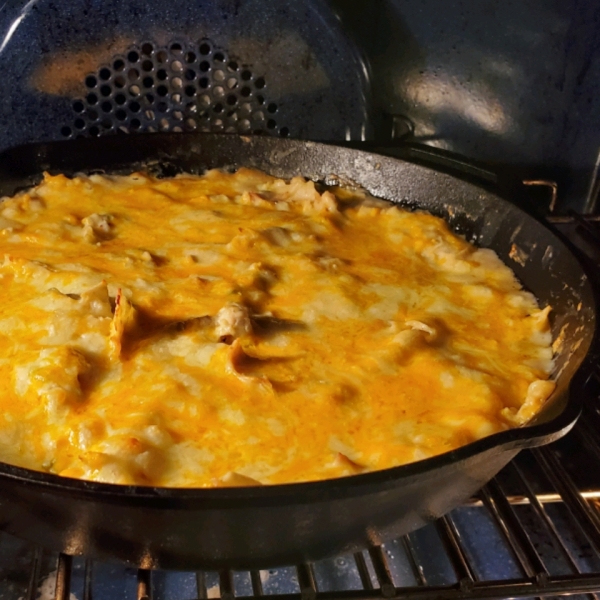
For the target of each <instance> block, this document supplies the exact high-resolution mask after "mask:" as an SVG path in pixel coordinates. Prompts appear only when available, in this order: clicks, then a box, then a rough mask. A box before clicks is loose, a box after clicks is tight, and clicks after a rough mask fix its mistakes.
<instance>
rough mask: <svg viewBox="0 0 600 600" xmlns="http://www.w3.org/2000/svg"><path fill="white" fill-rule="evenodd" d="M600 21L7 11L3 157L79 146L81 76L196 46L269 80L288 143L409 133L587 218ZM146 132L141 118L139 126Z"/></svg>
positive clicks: (251, 3)
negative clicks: (17, 150)
mask: <svg viewBox="0 0 600 600" xmlns="http://www.w3.org/2000/svg"><path fill="white" fill-rule="evenodd" d="M599 22H600V5H599V4H598V2H595V1H594V0H564V1H558V0H550V1H548V0H532V1H529V2H525V3H524V2H517V1H515V0H489V1H487V2H485V3H482V2H481V1H480V0H453V1H449V2H440V1H439V0H380V1H378V2H348V1H347V0H302V1H299V2H293V3H281V2H278V1H277V0H215V1H212V2H192V3H190V2H188V1H187V0H171V1H169V2H156V1H152V0H147V1H146V2H143V3H140V2H139V1H138V0H118V1H117V0H105V1H103V2H97V1H96V2H90V1H88V0H71V1H70V2H62V3H57V2H53V1H52V0H7V1H5V2H3V3H2V5H1V7H0V81H1V82H2V94H1V95H0V149H1V148H6V147H8V146H12V145H16V144H19V143H24V142H30V141H41V140H50V139H59V138H61V137H62V135H63V134H62V133H61V129H62V128H63V127H67V126H68V127H71V128H72V134H74V135H77V133H78V128H77V127H75V125H74V115H73V102H74V101H75V100H77V99H80V98H81V97H82V96H84V95H85V93H86V88H85V84H84V81H85V77H86V76H87V75H89V74H94V73H98V72H99V70H100V69H101V68H102V67H104V66H109V67H110V62H111V60H112V58H113V57H114V56H115V55H116V54H124V53H126V52H127V50H128V49H129V48H130V47H131V46H132V45H136V46H139V45H141V44H143V43H144V42H153V43H155V44H157V45H159V46H160V45H164V44H168V43H169V42H171V41H176V40H177V39H179V41H182V42H186V43H187V42H190V43H192V44H195V43H197V42H198V41H199V40H201V39H202V38H205V37H206V38H209V39H211V40H212V41H213V42H214V43H215V44H216V45H217V46H219V47H220V48H222V49H223V50H225V51H226V52H227V53H229V55H230V57H231V58H233V59H235V60H236V61H238V62H239V64H240V65H242V64H243V65H246V66H248V67H249V68H250V70H251V71H252V73H253V74H254V75H255V76H256V77H264V78H265V81H266V82H267V87H266V95H267V96H268V97H269V98H270V99H271V100H272V101H273V102H274V103H276V104H277V106H278V113H277V119H276V122H277V126H278V127H285V128H288V129H289V132H290V134H291V136H292V137H300V138H304V139H325V140H331V141H342V140H348V139H352V140H361V139H364V138H366V139H369V140H377V141H380V142H381V141H386V140H390V139H391V137H392V135H404V134H405V133H407V132H408V133H411V132H412V133H413V134H414V139H415V140H416V141H420V142H422V143H427V144H430V145H432V146H435V147H438V148H445V149H448V150H452V151H454V152H457V153H459V154H462V155H464V156H467V157H469V158H471V159H479V160H485V161H487V162H491V163H494V164H495V165H497V166H500V165H504V166H509V167H511V168H512V169H516V170H519V171H521V175H522V178H527V179H548V178H550V179H552V180H555V181H557V183H558V184H559V187H560V190H561V196H560V198H559V199H558V208H559V209H560V210H563V211H566V210H567V209H568V208H575V209H577V210H579V211H582V212H589V211H594V210H597V209H598V207H597V201H598V200H597V196H598V190H599V189H600V187H599V183H598V170H599V169H598V167H599V165H600V158H599V156H600V153H599V151H600V136H599V134H598V132H599V131H600V108H599V105H598V102H596V98H597V97H598V93H599V89H598V82H599V81H600V27H599V26H598V24H599ZM157 87H158V82H156V83H155V85H154V86H153V87H152V88H151V89H150V88H149V89H148V90H147V91H149V92H150V93H152V94H153V95H154V96H155V95H156V94H155V92H156V90H157ZM127 100H128V102H129V101H133V102H135V101H136V98H135V97H133V96H131V95H127ZM183 105H184V106H185V103H183ZM197 106H198V109H201V108H202V107H201V106H200V105H199V104H198V105H197ZM152 112H154V111H152ZM174 112H179V111H178V110H175V111H173V112H171V113H166V114H165V115H162V116H161V119H162V118H166V119H167V120H168V121H169V120H171V119H172V118H173V116H174V114H173V113H174ZM115 113H116V110H113V112H112V113H110V114H108V113H107V115H108V117H109V121H113V120H114V119H113V117H114V115H115ZM105 116H106V115H105ZM132 119H135V117H132ZM161 119H159V120H158V121H159V122H160V120H161ZM102 120H103V119H102V118H100V119H99V120H98V123H99V125H98V127H99V129H100V130H102V131H104V129H103V126H102V125H101V123H102ZM154 120H155V119H154V117H149V118H148V120H146V118H145V117H144V111H142V112H141V120H140V126H143V125H149V124H150V123H151V122H152V121H154ZM172 126H175V125H174V124H172ZM90 127H95V125H90ZM114 130H115V128H114V127H113V128H112V129H107V131H114Z"/></svg>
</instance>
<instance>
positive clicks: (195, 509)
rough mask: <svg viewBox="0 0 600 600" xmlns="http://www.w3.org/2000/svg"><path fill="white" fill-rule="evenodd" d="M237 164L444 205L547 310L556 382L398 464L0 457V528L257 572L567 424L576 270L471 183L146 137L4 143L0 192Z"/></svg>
mask: <svg viewBox="0 0 600 600" xmlns="http://www.w3.org/2000/svg"><path fill="white" fill-rule="evenodd" d="M242 165H243V166H250V167H257V168H260V169H263V170H265V171H267V172H269V173H271V174H273V175H276V176H281V177H291V176H293V175H296V174H302V175H304V176H306V177H310V178H313V179H318V180H324V181H333V180H334V179H335V178H334V177H332V175H336V176H337V177H339V178H340V179H341V180H342V181H343V182H347V183H357V184H360V185H361V186H363V187H364V188H366V189H367V190H369V191H370V192H371V193H372V194H374V195H375V196H379V197H381V198H386V199H388V200H391V201H394V202H397V203H399V204H402V205H407V206H410V207H419V208H422V209H426V210H429V211H431V212H432V213H434V214H436V215H439V216H442V217H444V218H445V219H447V220H448V221H449V222H450V224H451V225H452V227H453V228H454V229H455V230H456V231H457V232H459V233H461V234H463V235H465V236H466V237H467V239H469V240H471V241H473V242H475V243H476V244H477V245H480V246H484V247H489V248H492V249H493V250H495V251H496V252H497V253H498V254H499V255H500V257H501V258H502V259H503V260H504V262H506V263H507V264H508V265H509V266H510V267H512V268H513V269H514V271H515V272H516V274H517V276H518V277H519V278H520V279H521V281H522V282H523V284H524V286H525V287H526V288H528V289H529V290H531V291H532V292H533V293H534V294H535V295H536V296H537V297H538V298H539V299H540V302H541V304H542V305H546V304H548V303H549V304H551V305H552V307H553V313H552V314H553V317H552V321H553V331H554V335H555V336H556V335H558V333H559V332H560V331H564V333H563V335H564V343H563V344H562V346H561V348H560V351H559V353H558V356H557V361H556V362H557V389H556V392H555V393H554V395H553V396H552V398H551V399H550V400H549V401H548V403H547V405H546V407H545V408H544V410H543V411H542V412H541V413H540V414H539V416H538V417H537V418H536V419H535V421H534V422H533V423H532V424H530V425H528V426H527V427H522V428H519V429H514V430H511V431H507V432H503V433H498V434H495V435H493V436H491V437H488V438H486V439H483V440H480V441H478V442H475V443H473V444H470V445H468V446H465V447H463V448H460V449H458V450H455V451H453V452H449V453H447V454H443V455H441V456H437V457H434V458H430V459H427V460H423V461H420V462H417V463H413V464H409V465H406V466H402V467H396V468H393V469H388V470H385V471H380V472H376V473H369V474H364V475H357V476H354V477H348V478H343V479H337V480H330V481H323V482H316V483H302V484H292V485H278V486H270V487H269V486H266V487H257V488H240V489H232V488H228V489H211V490H204V489H166V488H163V489H160V488H150V487H129V486H118V485H108V484H101V483H93V482H84V481H78V480H74V479H68V478H60V477H58V476H55V475H50V474H45V473H38V472H34V471H29V470H26V469H21V468H17V467H12V466H10V465H6V464H1V463H0V527H1V528H2V529H4V530H6V531H9V532H11V533H13V534H15V535H18V536H21V537H23V538H27V539H29V540H33V541H35V542H37V543H39V544H41V545H43V546H47V547H50V548H54V549H57V550H60V551H63V552H66V553H69V554H87V555H89V556H91V557H96V558H118V559H122V560H125V561H128V562H131V563H133V564H136V565H139V566H142V567H146V568H148V567H159V566H160V567H162V568H187V569H190V568H198V567H202V568H211V569H212V568H220V567H231V568H257V567H265V566H275V565H280V564H291V563H295V562H299V561H301V560H315V559H319V558H322V557H325V556H327V555H333V554H336V553H343V552H352V551H355V550H357V549H359V548H362V547H365V546H366V545H368V544H373V543H378V542H380V541H382V540H385V539H389V538H392V537H395V536H398V535H401V534H404V533H407V532H409V531H411V530H414V529H416V528H418V527H420V526H421V525H423V524H425V523H426V522H428V521H430V520H432V519H435V518H437V517H439V516H441V515H443V514H444V513H446V512H447V511H449V510H451V509H452V508H454V507H456V506H457V505H459V504H460V503H462V502H463V501H465V500H467V499H468V498H469V497H470V496H471V495H472V494H473V493H474V492H476V491H477V490H478V489H479V488H480V487H481V486H482V485H484V484H485V483H486V482H487V481H488V480H489V479H490V478H491V477H493V476H494V475H495V474H496V473H497V472H498V471H499V470H500V469H501V468H502V467H503V466H504V465H506V464H507V463H508V462H509V461H510V460H511V459H512V458H513V457H514V456H515V454H516V453H517V452H518V451H519V450H521V449H523V448H530V447H533V446H537V445H540V444H546V443H549V442H551V441H553V440H555V439H557V438H559V437H560V436H562V435H564V434H565V433H566V432H567V431H569V429H571V427H572V426H573V424H574V423H575V420H576V419H577V417H578V415H579V412H580V409H581V401H582V393H583V389H584V387H585V385H584V384H585V381H586V378H587V376H588V374H589V366H590V364H589V363H590V362H591V358H590V356H589V355H588V350H589V348H590V345H591V343H592V338H593V336H594V331H595V323H596V316H595V304H594V297H593V293H592V290H591V287H590V285H589V282H588V280H587V277H586V275H585V273H584V271H583V270H582V267H581V266H580V264H579V263H578V261H577V260H576V259H575V257H574V256H573V255H572V253H571V252H570V251H569V250H568V249H567V247H566V246H565V245H564V244H563V243H562V242H561V241H560V240H559V239H558V238H557V237H556V236H555V235H554V234H553V233H552V232H551V231H550V230H549V229H547V228H546V227H545V226H543V225H541V224H540V223H539V222H538V221H537V220H535V219H534V218H532V217H531V216H529V215H528V214H526V213H524V212H523V211H522V210H520V209H518V208H516V207H515V206H514V205H512V204H510V203H509V202H506V201H505V200H503V199H502V198H500V197H499V196H497V195H495V194H494V193H492V192H490V191H488V190H486V189H484V188H481V187H478V186H476V185H474V184H472V183H469V182H466V181H463V180H461V179H458V178H455V177H452V176H450V175H448V174H445V173H440V172H438V171H435V170H432V169H430V168H427V167H424V166H421V165H416V164H411V163H409V162H404V161H402V160H398V159H393V158H386V157H384V156H380V155H376V154H371V153H367V152H362V151H358V150H354V149H350V148H340V147H335V146H329V145H322V144H317V143H312V142H299V141H290V140H280V139H272V138H240V137H237V136H219V135H208V134H207V135H186V134H175V135H173V134H153V135H137V136H122V137H117V136H115V137H103V138H100V139H94V140H77V141H67V142H56V143H48V144H36V145H29V146H24V147H19V148H15V149H11V150H7V151H5V152H3V153H1V154H0V196H2V195H9V194H13V193H14V192H15V191H17V190H18V189H20V188H23V187H25V186H28V185H31V184H34V183H36V182H37V181H38V180H39V178H40V174H41V172H42V171H44V170H47V171H50V172H64V173H67V174H74V173H77V172H90V171H106V172H127V171H131V170H132V169H140V168H145V169H151V170H153V171H156V172H161V173H164V174H166V175H169V174H174V173H176V172H179V171H182V170H183V171H187V172H193V173H199V172H202V171H203V170H205V169H207V168H211V167H222V168H227V169H233V168H236V167H238V166H242ZM157 235H160V232H157ZM515 248H517V249H518V251H517V254H515V250H514V249H515ZM511 255H512V256H517V257H518V258H519V260H518V261H515V260H513V259H511V258H510V256H511ZM586 355H588V356H587V359H586Z"/></svg>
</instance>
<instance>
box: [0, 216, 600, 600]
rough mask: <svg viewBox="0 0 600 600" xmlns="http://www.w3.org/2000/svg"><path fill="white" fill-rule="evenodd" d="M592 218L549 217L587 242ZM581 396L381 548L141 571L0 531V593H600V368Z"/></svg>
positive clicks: (311, 599) (169, 596)
mask: <svg viewBox="0 0 600 600" xmlns="http://www.w3.org/2000/svg"><path fill="white" fill-rule="evenodd" d="M553 220H554V219H553ZM593 220H594V218H593V217H591V218H587V219H583V217H577V216H574V217H569V218H567V219H565V218H557V219H556V220H555V222H558V223H560V224H561V227H563V228H565V229H568V228H569V227H571V228H573V229H574V228H578V230H579V232H580V233H583V234H584V237H585V235H586V234H585V230H586V229H587V230H588V233H587V237H588V241H589V237H590V235H589V234H590V233H591V234H594V233H595V229H594V227H595V223H593ZM567 233H568V232H567ZM569 237H572V236H571V235H569ZM598 239H599V240H600V238H598ZM598 248H600V241H599V242H598ZM588 254H589V253H588ZM596 260H597V259H596ZM596 264H598V263H596ZM587 392H588V396H589V397H588V399H587V401H586V404H585V407H584V411H583V415H582V418H581V419H580V420H579V422H578V424H577V426H576V427H575V429H574V430H573V431H572V432H571V433H570V434H569V435H568V436H566V437H565V438H564V439H563V440H560V441H559V442H557V443H555V444H553V445H551V446H548V447H545V448H541V449H536V450H532V451H526V452H522V453H521V454H520V455H519V456H518V457H517V459H516V460H514V461H513V462H512V463H511V464H510V465H508V466H507V467H506V468H505V469H504V470H503V471H502V472H501V473H500V474H499V475H498V476H497V477H496V478H495V479H493V480H492V481H491V482H490V483H489V484H488V485H487V486H486V487H485V488H483V489H482V490H481V492H480V493H479V494H478V496H477V497H475V498H473V499H472V500H471V502H469V503H468V504H466V505H464V506H462V507H460V508H458V509H456V510H454V511H452V512H451V513H450V514H449V515H447V516H446V517H444V518H442V519H439V520H438V521H437V522H435V523H433V524H431V525H429V526H427V527H424V528H422V529H420V530H418V531H416V532H414V533H411V534H409V535H407V536H404V537H402V538H400V539H397V540H394V541H392V542H390V543H387V544H385V545H383V546H375V547H373V548H371V549H369V550H368V551H364V552H361V553H357V554H354V555H349V556H338V557H335V558H333V559H329V560H325V561H321V562H318V563H314V564H306V563H305V564H300V565H295V566H290V567H285V568H278V569H270V570H264V571H251V572H238V571H236V572H233V571H229V570H225V571H221V572H218V573H216V572H204V571H198V572H195V573H185V572H173V571H152V572H151V571H146V570H135V569H132V568H128V567H126V566H124V565H120V564H117V563H115V564H109V563H101V562H96V561H89V560H86V559H85V558H82V557H69V556H66V555H56V554H55V553H52V552H48V551H46V550H43V549H41V548H36V547H32V546H31V545H30V544H28V543H26V542H23V541H21V540H17V539H16V538H13V537H12V536H9V535H7V534H0V600H17V599H23V600H35V599H37V598H40V599H42V600H49V599H52V598H56V599H57V600H72V599H73V597H74V598H76V599H77V600H92V599H93V600H108V599H110V600H113V599H117V598H118V599H124V600H128V599H132V600H134V599H136V598H137V599H138V600H142V599H148V600H149V599H153V600H189V599H192V598H198V599H207V598H222V599H224V600H233V599H234V598H256V597H260V596H266V597H268V598H270V599H271V600H362V599H365V600H369V599H401V598H414V599H418V600H433V599H440V600H454V599H478V598H498V599H499V598H509V597H510V598H529V597H557V596H562V595H576V597H577V596H580V597H585V598H596V597H599V596H600V403H599V402H598V399H599V398H600V368H599V369H598V372H597V373H595V374H594V377H593V378H592V379H591V381H590V385H589V386H588V389H587ZM596 593H598V594H599V596H597V595H596Z"/></svg>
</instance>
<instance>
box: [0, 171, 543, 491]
mask: <svg viewBox="0 0 600 600" xmlns="http://www.w3.org/2000/svg"><path fill="white" fill-rule="evenodd" d="M0 257H3V258H2V259H1V260H2V262H1V264H0V278H1V280H2V285H3V289H4V297H3V302H2V303H1V304H0V382H1V383H0V385H1V386H2V390H1V392H2V393H1V394H0V460H2V461H5V462H8V463H11V464H15V465H19V466H24V467H28V468H32V469H36V470H43V471H48V472H52V473H57V474H59V475H63V476H70V477H77V478H82V479H89V480H96V481H104V482H111V483H121V484H140V485H155V486H169V487H212V486H240V485H255V484H259V483H260V484H277V483H289V482H299V481H311V480H320V479H327V478H334V477H340V476H344V475H351V474H355V473H361V472H365V471H371V470H378V469H385V468H388V467H392V466H396V465H401V464H405V463H408V462H412V461H416V460H420V459H424V458H427V457H430V456H433V455H436V454H440V453H443V452H446V451H448V450H452V449H455V448H457V447H459V446H462V445H464V444H468V443H469V442H472V441H474V440H477V439H480V438H482V437H485V436H488V435H490V434H493V433H495V432H498V431H502V430H505V429H508V428H510V427H514V426H518V425H521V424H523V423H525V422H527V421H528V420H529V419H530V418H531V417H532V416H534V415H535V414H536V413H537V411H538V410H539V408H540V407H541V406H542V404H543V403H544V401H545V400H546V399H547V398H548V396H549V395H550V394H551V393H552V391H553V389H554V383H553V382H552V381H550V380H549V376H550V373H551V372H552V369H553V361H552V348H551V341H552V340H551V333H550V327H549V322H548V313H549V311H550V307H545V308H543V309H541V308H540V307H539V306H538V303H537V301H536V299H535V298H534V296H533V295H532V294H530V293H529V292H526V291H524V290H523V289H522V288H521V286H520V284H519V282H518V281H517V279H516V278H515V276H514V274H513V273H512V271H511V270H510V269H509V268H508V267H507V266H505V265H504V264H503V263H502V262H501V261H500V259H499V258H498V257H497V256H496V254H495V253H494V252H492V251H491V250H487V249H480V248H479V249H478V248H476V247H474V246H472V245H470V244H469V243H467V242H466V241H464V240H463V239H461V238H460V237H458V236H456V235H455V234H453V233H452V232H451V231H450V230H449V228H448V226H447V225H446V224H445V223H444V221H442V220H441V219H439V218H437V217H434V216H432V215H430V214H426V213H421V212H412V213H411V212H408V211H405V210H402V209H400V208H398V207H396V206H394V205H391V204H390V203H386V202H383V201H380V200H376V199H374V198H371V197H369V196H368V195H366V194H365V193H363V192H360V191H351V190H347V189H342V188H331V189H327V190H325V191H323V190H320V189H317V188H316V187H315V184H314V183H313V182H311V181H306V180H304V179H302V178H300V177H297V178H294V179H292V180H291V181H289V182H286V181H283V180H280V179H276V178H273V177H271V176H269V175H266V174H264V173H262V172H258V171H253V170H248V169H240V170H239V171H238V172H236V173H234V174H231V173H224V172H221V171H217V170H212V171H208V172H207V173H206V174H205V175H203V176H201V177H200V176H192V175H180V176H177V177H174V178H171V179H159V178H156V177H154V176H151V175H149V174H146V173H134V174H131V175H129V176H104V175H90V176H84V175H82V176H78V177H75V178H67V177H65V176H63V175H57V176H50V175H45V177H44V180H43V182H42V183H41V184H40V185H38V186H37V187H36V188H34V189H31V190H29V191H27V192H24V193H21V194H19V195H18V196H16V197H14V198H10V199H4V201H3V203H2V204H1V205H0Z"/></svg>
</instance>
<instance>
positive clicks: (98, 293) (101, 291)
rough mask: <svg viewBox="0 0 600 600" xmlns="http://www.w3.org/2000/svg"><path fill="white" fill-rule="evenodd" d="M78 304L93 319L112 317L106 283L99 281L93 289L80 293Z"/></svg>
mask: <svg viewBox="0 0 600 600" xmlns="http://www.w3.org/2000/svg"><path fill="white" fill-rule="evenodd" d="M79 302H80V303H81V305H82V306H85V307H86V309H87V310H88V311H89V312H90V314H92V315H94V316H95V317H110V316H111V315H112V311H111V308H110V298H109V296H108V286H107V285H106V281H101V282H100V283H99V284H98V285H96V286H94V287H93V288H90V289H89V290H86V291H85V292H82V294H81V296H80V298H79Z"/></svg>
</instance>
